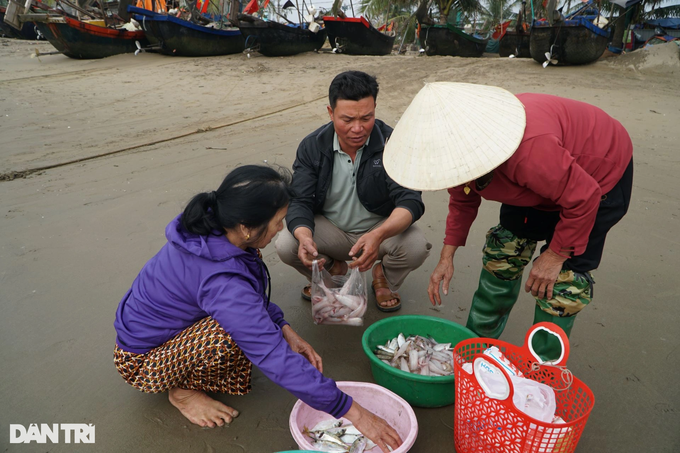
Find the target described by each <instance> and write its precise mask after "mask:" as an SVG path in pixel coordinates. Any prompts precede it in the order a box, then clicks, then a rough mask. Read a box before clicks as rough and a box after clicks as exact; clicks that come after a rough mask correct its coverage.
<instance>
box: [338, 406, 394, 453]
mask: <svg viewBox="0 0 680 453" xmlns="http://www.w3.org/2000/svg"><path fill="white" fill-rule="evenodd" d="M345 418H346V419H347V420H349V421H351V422H352V424H353V425H354V427H355V428H356V429H358V430H359V431H361V434H363V435H364V436H366V437H367V438H369V439H371V440H372V441H373V442H374V443H375V444H376V445H378V447H380V449H381V450H382V451H383V453H389V452H390V451H391V450H389V449H388V448H387V447H388V446H389V447H390V448H391V449H392V450H396V449H397V448H399V446H400V445H401V444H402V440H401V437H399V433H397V432H396V431H395V430H394V428H392V427H391V426H390V425H389V424H388V423H387V422H386V421H385V420H383V419H382V418H380V417H378V416H377V415H375V414H373V413H371V412H369V411H367V410H366V409H364V408H363V407H361V406H360V405H359V404H358V403H357V402H356V401H354V402H352V407H350V408H349V411H347V413H346V414H345Z"/></svg>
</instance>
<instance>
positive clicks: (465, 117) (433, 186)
mask: <svg viewBox="0 0 680 453" xmlns="http://www.w3.org/2000/svg"><path fill="white" fill-rule="evenodd" d="M525 125H526V115H525V113H524V106H523V105H522V103H521V102H520V101H519V99H517V98H516V97H515V96H514V95H513V94H512V93H510V92H509V91H506V90H504V89H502V88H498V87H491V86H485V85H473V84H469V83H454V82H436V83H428V84H426V85H425V86H424V87H423V89H422V90H420V92H419V93H418V94H417V95H416V97H415V98H413V101H411V105H409V106H408V108H407V109H406V111H405V112H404V114H403V115H402V117H401V119H400V120H399V122H398V123H397V126H396V127H395V128H394V132H392V135H391V137H390V139H389V140H388V141H387V144H386V145H385V152H384V156H383V161H384V163H385V170H386V171H387V174H389V175H390V177H391V178H392V179H393V180H395V181H396V182H397V183H398V184H400V185H402V186H404V187H408V188H410V189H415V190H440V189H447V188H449V187H454V186H458V185H460V184H464V183H467V182H470V181H473V180H474V179H476V178H479V177H480V176H483V175H485V174H487V173H489V172H490V171H491V170H493V169H494V168H496V167H498V166H499V165H500V164H502V163H503V162H505V161H506V160H508V159H509V158H510V156H512V154H513V153H514V152H515V150H516V149H517V147H519V144H520V142H521V141H522V136H523V135H524V126H525Z"/></svg>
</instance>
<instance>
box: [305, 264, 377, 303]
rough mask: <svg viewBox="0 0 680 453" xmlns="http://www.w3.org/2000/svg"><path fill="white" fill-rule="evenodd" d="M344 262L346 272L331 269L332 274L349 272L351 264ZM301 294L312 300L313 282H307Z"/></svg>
mask: <svg viewBox="0 0 680 453" xmlns="http://www.w3.org/2000/svg"><path fill="white" fill-rule="evenodd" d="M335 263H337V261H334V262H333V266H331V271H332V270H333V269H334V268H335ZM343 263H344V264H345V266H344V267H345V272H344V273H334V272H330V271H329V272H330V274H331V275H346V274H347V272H349V265H348V264H347V262H345V261H343ZM341 266H342V265H341ZM300 296H302V298H303V299H304V300H310V301H311V300H312V284H311V283H307V284H306V285H305V286H304V288H302V292H301V293H300ZM387 300H389V299H387Z"/></svg>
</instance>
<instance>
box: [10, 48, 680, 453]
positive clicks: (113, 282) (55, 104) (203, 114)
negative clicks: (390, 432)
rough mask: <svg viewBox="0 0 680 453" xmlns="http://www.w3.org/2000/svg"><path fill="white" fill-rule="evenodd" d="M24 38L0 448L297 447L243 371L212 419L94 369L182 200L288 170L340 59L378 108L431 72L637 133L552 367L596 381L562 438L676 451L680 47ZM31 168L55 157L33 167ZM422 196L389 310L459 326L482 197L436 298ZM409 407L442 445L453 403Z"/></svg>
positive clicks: (429, 225) (518, 323)
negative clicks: (568, 102)
mask: <svg viewBox="0 0 680 453" xmlns="http://www.w3.org/2000/svg"><path fill="white" fill-rule="evenodd" d="M35 48H38V49H40V51H41V52H48V51H50V50H53V49H52V48H51V46H50V45H49V44H46V43H39V44H36V43H31V42H20V41H14V40H9V39H0V174H2V178H3V179H7V180H6V181H0V215H1V218H2V221H1V222H0V301H2V308H3V312H4V314H3V316H2V317H0V318H1V320H0V341H1V344H2V349H1V352H0V363H1V364H2V365H1V368H2V371H3V372H2V380H1V381H0V396H1V399H0V401H2V410H0V451H10V452H14V451H16V452H38V451H40V452H44V451H50V452H71V451H76V450H77V451H88V452H89V451H93V452H94V451H103V452H109V451H116V452H133V451H159V452H160V451H163V452H186V451H192V452H193V451H205V452H230V453H231V452H234V453H238V452H253V453H269V452H276V451H281V450H288V449H293V448H295V443H294V441H293V439H292V437H291V435H290V432H289V429H288V415H289V413H290V410H291V408H292V406H293V404H294V403H295V401H296V399H295V397H293V396H292V395H290V394H289V393H288V392H286V391H285V390H283V389H281V388H279V387H277V386H276V385H275V384H273V383H272V382H270V381H269V380H268V379H267V378H265V377H264V376H263V375H262V373H260V372H259V371H258V370H255V371H254V373H253V392H252V393H251V394H249V395H247V396H244V397H231V396H219V397H218V398H219V399H220V400H221V401H224V402H225V403H226V404H229V405H232V406H234V407H235V408H237V409H238V410H240V411H241V416H240V417H239V418H238V419H237V420H236V421H235V422H234V423H232V425H231V426H230V427H225V428H218V429H213V430H204V429H201V428H199V427H196V426H192V425H190V424H189V423H188V422H187V420H185V419H184V418H183V417H182V416H181V415H180V413H179V412H178V411H177V410H176V409H174V408H173V407H172V406H171V405H170V404H169V403H168V401H167V395H165V394H160V395H146V394H143V393H140V392H138V391H136V390H134V389H133V388H132V387H130V386H129V385H127V384H126V383H125V382H124V381H123V380H122V379H121V378H120V376H119V375H118V374H117V372H116V370H115V368H114V366H113V361H112V352H113V346H114V340H115V332H114V329H113V320H114V315H115V310H116V307H117V305H118V302H119V300H120V298H121V297H122V296H123V294H124V293H125V292H126V290H127V289H128V288H129V286H130V284H131V283H132V281H133V279H134V278H135V276H136V275H137V272H138V271H139V269H140V268H141V267H142V266H143V264H144V263H145V262H146V261H147V260H148V259H149V258H150V257H151V256H153V254H154V253H155V252H156V251H157V250H158V249H159V248H160V247H161V246H162V245H163V244H164V242H165V240H164V234H163V232H164V228H165V225H166V224H167V223H168V222H169V221H170V220H171V219H172V218H173V217H174V216H175V215H176V214H177V213H179V212H180V211H181V209H182V208H183V206H184V204H185V203H186V202H187V201H188V200H189V198H190V197H191V196H192V195H193V194H195V193H197V192H200V191H205V190H212V189H213V188H215V187H216V186H217V185H218V184H219V182H220V181H221V180H222V178H223V176H224V175H225V174H226V173H227V172H228V171H229V170H230V169H232V168H234V167H235V166H237V165H242V164H248V163H262V162H263V161H267V162H268V163H271V164H279V165H283V166H287V167H289V166H290V165H291V164H292V162H293V159H294V156H295V150H296V148H297V144H298V143H299V141H300V140H301V139H302V138H303V137H304V136H305V135H306V134H308V133H309V132H311V131H313V130H314V129H316V128H317V127H318V126H320V125H321V124H323V123H325V122H326V121H328V117H327V114H326V104H327V98H326V96H327V88H328V84H329V83H330V81H331V80H332V78H333V77H334V76H335V75H336V74H337V73H338V72H340V71H342V70H345V69H360V70H364V71H367V72H369V73H372V74H375V75H377V76H378V80H379V82H380V94H379V97H378V107H377V116H378V117H379V118H381V119H383V120H384V121H386V122H387V123H389V124H395V123H396V121H397V120H398V119H399V116H400V114H401V113H402V112H403V111H404V109H405V108H406V106H407V105H408V104H409V102H410V100H411V98H412V97H413V96H414V95H415V94H416V93H417V91H418V90H419V89H420V88H421V87H422V85H423V83H424V82H429V81H443V80H450V81H460V82H472V83H484V84H490V85H499V86H502V87H504V88H506V89H508V90H510V91H512V92H514V93H520V92H527V91H535V92H541V93H549V94H555V95H560V96H565V97H570V98H574V99H578V100H582V101H587V102H590V103H593V104H595V105H597V106H599V107H601V108H603V109H604V110H605V111H607V112H608V113H610V114H611V115H612V116H614V117H616V118H617V119H618V120H620V121H621V122H622V123H623V124H624V126H626V128H627V129H628V131H629V133H630V135H631V137H632V139H633V142H634V145H635V151H634V157H635V183H634V190H633V200H632V204H631V207H630V211H629V213H628V215H627V216H626V217H625V218H624V219H623V220H622V222H621V223H620V224H619V225H617V226H616V227H615V228H614V229H613V230H612V232H611V233H610V235H609V237H608V241H607V246H606V250H605V255H604V259H603V261H602V264H601V267H600V269H599V270H597V272H596V273H595V279H596V282H597V285H596V291H595V299H594V302H593V303H592V304H591V306H589V307H587V308H586V309H585V310H584V312H582V314H581V315H579V318H578V320H577V322H576V325H575V327H574V330H573V333H572V343H571V356H570V359H569V368H570V369H571V371H572V372H573V373H574V374H575V375H576V376H577V377H579V378H580V379H581V380H583V381H584V382H585V383H586V384H587V385H588V386H589V387H590V388H591V389H592V390H593V392H594V394H595V398H596V403H595V408H594V410H593V412H592V415H591V417H590V420H589V421H588V425H587V427H586V430H585V432H584V434H583V437H582V439H581V442H580V444H579V448H578V451H580V452H596V451H598V452H599V451H603V452H610V451H611V452H641V451H654V452H675V451H678V450H680V431H679V430H678V426H680V410H679V409H678V408H679V407H680V390H679V389H678V386H677V385H675V382H676V381H677V376H678V373H680V328H678V324H677V323H678V319H680V304H679V303H678V300H679V299H680V290H678V285H677V269H678V265H680V261H679V260H678V253H679V252H680V241H678V235H677V232H678V231H680V200H679V196H680V183H679V182H678V177H677V175H678V174H680V158H679V157H678V139H679V138H680V133H679V132H678V124H680V96H679V94H678V93H680V78H679V77H678V75H679V74H680V70H679V69H678V66H680V65H677V64H676V63H675V60H672V55H671V57H668V58H670V60H667V59H666V57H665V56H662V57H658V58H656V57H655V58H656V59H651V60H649V59H647V60H645V62H643V63H644V64H643V63H640V61H634V60H633V59H631V58H628V59H627V60H624V59H623V58H625V57H622V59H620V60H617V61H615V62H612V61H600V62H597V63H595V64H592V65H589V66H586V67H559V68H558V67H549V68H548V69H546V70H544V69H542V68H541V67H540V65H538V64H537V63H535V62H533V60H524V59H514V60H513V59H501V58H482V59H461V58H450V57H418V56H415V55H407V56H388V57H350V56H344V55H335V54H330V53H325V52H322V53H320V54H316V53H308V54H303V55H298V56H295V57H288V58H266V57H260V56H253V57H252V58H250V59H248V58H247V57H246V56H245V55H242V54H238V55H232V56H225V57H215V58H201V59H185V58H171V57H165V56H161V55H154V54H148V53H147V54H141V55H139V56H137V57H135V56H134V55H122V56H116V57H111V58H107V59H104V60H100V61H76V60H71V59H69V58H66V57H64V56H62V55H53V56H41V57H40V58H30V53H31V52H32V51H33V49H35ZM676 57H677V54H676ZM678 61H680V60H678ZM464 114H465V112H461V115H464ZM83 159H85V160H83ZM45 167H52V168H50V169H47V170H41V171H35V170H36V169H41V168H45ZM26 170H29V171H28V172H26ZM17 176H18V177H17ZM13 178H14V179H13ZM9 179H13V180H9ZM424 200H425V203H426V213H425V215H424V217H423V218H422V219H421V220H420V225H421V226H422V227H423V228H424V229H425V231H426V232H427V236H428V238H429V240H430V242H432V243H433V244H434V247H433V251H432V256H431V257H430V258H429V259H428V261H426V263H425V264H424V265H423V266H422V267H421V268H420V269H418V270H417V271H416V272H414V273H412V274H411V275H410V276H409V278H408V279H407V280H406V283H405V284H404V286H403V288H402V290H401V295H402V300H403V308H402V310H401V312H399V313H398V315H399V314H425V315H433V316H439V317H443V318H446V319H450V320H454V321H456V322H459V323H461V324H464V323H465V321H466V318H467V311H468V308H469V304H470V300H471V297H472V294H473V292H474V290H475V288H476V283H477V277H478V275H479V271H480V267H481V259H480V249H481V246H482V244H483V241H484V234H485V232H486V230H487V229H488V228H489V227H490V226H492V225H495V223H496V222H497V216H498V205H497V204H496V203H491V202H484V203H483V204H482V208H481V210H480V214H479V216H478V218H477V220H476V221H475V223H474V225H473V227H472V230H471V233H470V237H469V241H468V245H467V246H466V247H464V248H463V249H461V250H460V251H459V253H458V256H457V257H456V263H455V265H456V274H455V277H454V283H453V290H452V292H451V293H450V295H449V296H448V297H447V298H446V299H445V304H444V305H443V306H442V307H441V308H438V309H436V310H435V309H433V308H432V307H431V305H430V304H429V301H428V300H427V295H426V291H425V289H426V286H427V280H428V278H429V275H430V272H431V271H432V269H433V268H434V266H435V265H436V263H437V259H438V255H439V251H440V250H441V244H442V240H443V235H444V221H445V216H446V209H447V194H446V192H443V191H441V192H434V193H426V194H425V195H424ZM263 253H264V256H265V259H266V262H267V264H268V266H269V267H270V270H271V274H272V279H273V287H274V289H273V300H274V301H275V302H276V303H278V304H279V305H280V306H281V307H282V308H283V310H284V312H285V313H286V318H287V319H288V321H289V322H290V323H291V324H292V326H293V327H294V328H295V329H296V330H297V331H298V332H299V333H300V334H301V335H302V336H303V338H305V339H306V340H308V341H309V342H310V343H311V344H312V345H313V346H314V347H315V348H316V349H317V351H318V352H319V353H320V354H321V355H322V357H323V359H324V368H325V372H326V375H327V376H330V377H332V378H334V379H336V380H352V381H372V376H371V372H370V369H369V365H368V359H367V358H366V357H365V356H364V354H363V352H362V350H361V345H360V340H361V335H362V333H363V330H364V329H365V328H353V327H337V326H315V325H314V324H313V323H312V321H311V314H310V307H309V305H308V302H305V301H304V300H302V299H301V298H300V297H299V291H300V288H301V287H302V285H303V284H304V279H303V278H302V277H301V276H299V275H297V273H296V272H295V271H294V270H292V269H291V268H289V267H287V266H285V265H283V264H282V263H281V262H280V261H279V260H278V257H277V256H276V252H275V250H274V248H273V246H272V245H270V246H268V247H267V248H266V249H264V250H263ZM369 297H370V299H369V310H368V313H367V315H366V322H367V325H368V324H370V323H372V322H375V321H377V320H380V319H383V318H384V317H386V316H395V315H394V314H383V313H380V312H378V310H377V309H376V308H375V305H374V304H373V298H372V297H373V296H369ZM532 313H533V300H532V298H531V297H530V296H528V295H526V294H523V295H522V296H520V300H519V302H518V303H517V305H516V307H515V309H514V311H513V314H512V315H511V317H510V320H509V322H508V326H507V328H506V330H505V332H504V334H503V336H502V339H503V340H505V341H509V342H512V343H516V344H519V343H521V342H522V341H523V339H524V335H525V333H526V331H527V329H528V328H529V326H530V323H531V320H532ZM415 411H416V414H417V416H418V421H419V425H420V435H419V437H418V440H417V441H416V444H415V446H414V447H413V448H412V450H411V451H412V452H413V453H439V452H442V453H444V452H451V451H453V431H452V425H453V406H449V407H445V408H440V409H420V408H416V409H415ZM30 423H49V424H52V423H92V424H94V425H95V426H96V443H95V444H94V445H84V444H83V445H77V446H76V445H73V444H64V443H63V440H62V443H60V444H51V443H48V444H47V445H36V444H35V443H33V444H26V445H23V444H19V445H14V444H9V435H8V433H9V424H23V425H24V426H26V427H27V426H28V425H29V424H30Z"/></svg>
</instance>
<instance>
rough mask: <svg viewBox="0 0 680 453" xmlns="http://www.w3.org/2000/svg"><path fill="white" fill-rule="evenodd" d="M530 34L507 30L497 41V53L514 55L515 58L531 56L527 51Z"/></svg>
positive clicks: (502, 55) (506, 55) (504, 55)
mask: <svg viewBox="0 0 680 453" xmlns="http://www.w3.org/2000/svg"><path fill="white" fill-rule="evenodd" d="M530 36H531V34H530V33H529V32H525V31H517V30H507V31H506V32H505V34H504V35H503V36H502V37H501V39H500V41H499V42H498V55H500V56H501V57H509V56H510V55H514V56H515V58H531V52H530V51H529V44H530Z"/></svg>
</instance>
